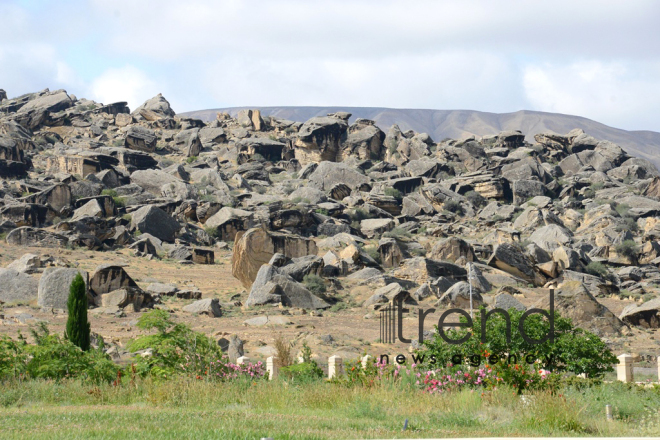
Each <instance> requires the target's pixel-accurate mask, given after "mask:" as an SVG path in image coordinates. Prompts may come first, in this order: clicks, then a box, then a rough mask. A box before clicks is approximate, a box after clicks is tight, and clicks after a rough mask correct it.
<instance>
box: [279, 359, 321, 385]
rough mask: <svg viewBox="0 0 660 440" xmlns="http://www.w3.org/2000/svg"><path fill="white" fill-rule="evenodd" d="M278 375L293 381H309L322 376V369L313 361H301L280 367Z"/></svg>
mask: <svg viewBox="0 0 660 440" xmlns="http://www.w3.org/2000/svg"><path fill="white" fill-rule="evenodd" d="M280 375H282V377H284V378H286V379H290V380H292V381H295V382H303V383H305V382H311V381H314V380H319V379H321V378H322V377H323V370H322V369H321V368H320V367H319V366H318V364H317V363H316V362H314V361H312V362H301V363H299V364H293V365H289V366H287V367H282V368H281V369H280Z"/></svg>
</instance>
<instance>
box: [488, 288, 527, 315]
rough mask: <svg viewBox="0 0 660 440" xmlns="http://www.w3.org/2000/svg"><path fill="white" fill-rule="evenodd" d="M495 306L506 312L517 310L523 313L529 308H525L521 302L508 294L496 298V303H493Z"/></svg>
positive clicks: (501, 294)
mask: <svg viewBox="0 0 660 440" xmlns="http://www.w3.org/2000/svg"><path fill="white" fill-rule="evenodd" d="M493 306H494V307H495V308H498V309H504V310H509V309H516V310H519V311H521V312H524V311H525V310H527V307H525V306H524V305H523V304H522V303H521V302H520V301H518V300H517V299H515V298H514V297H513V296H512V295H510V294H508V293H506V292H503V293H500V294H498V295H496V296H495V301H494V302H493Z"/></svg>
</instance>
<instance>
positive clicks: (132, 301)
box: [99, 286, 145, 312]
mask: <svg viewBox="0 0 660 440" xmlns="http://www.w3.org/2000/svg"><path fill="white" fill-rule="evenodd" d="M144 303H145V293H144V292H143V291H142V289H140V288H139V287H137V286H135V287H123V288H121V289H116V290H112V291H110V292H108V293H104V294H102V295H101V296H100V304H99V305H101V306H102V307H117V308H120V309H123V308H124V307H128V306H132V308H133V311H136V312H137V311H139V310H140V309H141V308H142V306H143V304H144Z"/></svg>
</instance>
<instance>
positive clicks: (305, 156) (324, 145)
mask: <svg viewBox="0 0 660 440" xmlns="http://www.w3.org/2000/svg"><path fill="white" fill-rule="evenodd" d="M350 116H351V115H350V113H334V114H330V115H328V116H324V117H314V118H311V119H310V120H308V121H307V122H305V123H304V124H303V125H302V127H300V130H299V131H298V140H297V141H296V144H295V156H296V159H298V161H299V162H300V163H302V164H306V163H308V162H321V161H325V160H327V161H332V162H337V161H339V162H341V161H342V157H341V150H340V145H341V140H342V138H343V137H344V135H345V134H346V131H347V130H348V118H349V117H350Z"/></svg>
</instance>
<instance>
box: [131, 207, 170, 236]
mask: <svg viewBox="0 0 660 440" xmlns="http://www.w3.org/2000/svg"><path fill="white" fill-rule="evenodd" d="M131 227H133V228H135V229H137V230H139V231H140V232H143V233H148V234H151V235H153V236H155V237H157V238H159V239H160V240H163V241H166V242H173V241H174V237H175V236H176V233H177V232H178V231H179V229H180V227H181V226H180V225H179V222H177V221H176V220H175V219H173V218H172V217H171V216H170V215H169V214H167V213H166V212H165V211H163V210H162V209H160V208H158V207H156V206H153V205H149V206H143V207H142V208H140V209H138V210H137V211H135V212H133V213H131Z"/></svg>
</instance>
